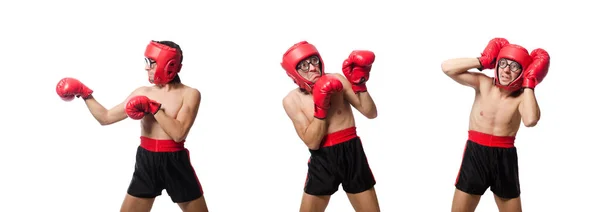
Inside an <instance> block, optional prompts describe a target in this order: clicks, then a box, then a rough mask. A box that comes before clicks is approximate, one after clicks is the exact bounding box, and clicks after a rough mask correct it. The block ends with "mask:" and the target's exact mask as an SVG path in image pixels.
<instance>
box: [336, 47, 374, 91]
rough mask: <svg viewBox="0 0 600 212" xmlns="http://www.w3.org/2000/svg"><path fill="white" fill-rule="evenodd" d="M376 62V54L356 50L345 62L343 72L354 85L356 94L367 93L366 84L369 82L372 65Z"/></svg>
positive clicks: (353, 88)
mask: <svg viewBox="0 0 600 212" xmlns="http://www.w3.org/2000/svg"><path fill="white" fill-rule="evenodd" d="M373 62H375V53H373V52H372V51H367V50H354V51H352V53H350V56H348V59H346V60H344V64H343V65H342V71H343V72H344V76H346V78H347V79H348V81H350V83H352V90H353V91H354V93H358V92H365V91H367V85H366V84H365V83H366V82H367V81H368V80H369V73H370V72H371V65H373Z"/></svg>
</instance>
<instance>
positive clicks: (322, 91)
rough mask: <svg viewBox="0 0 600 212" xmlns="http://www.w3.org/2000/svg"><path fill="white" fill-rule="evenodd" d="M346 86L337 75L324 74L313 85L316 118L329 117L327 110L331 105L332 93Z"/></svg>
mask: <svg viewBox="0 0 600 212" xmlns="http://www.w3.org/2000/svg"><path fill="white" fill-rule="evenodd" d="M343 88H344V85H342V82H341V81H340V80H339V79H338V78H337V77H335V76H332V75H323V76H322V77H321V78H319V79H318V80H317V82H315V85H314V86H313V100H314V102H315V115H314V116H315V118H318V119H325V118H327V110H329V107H330V106H331V103H330V99H331V94H333V93H336V92H340V91H342V89H343Z"/></svg>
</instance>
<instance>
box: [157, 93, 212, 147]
mask: <svg viewBox="0 0 600 212" xmlns="http://www.w3.org/2000/svg"><path fill="white" fill-rule="evenodd" d="M200 99H201V95H200V91H198V90H197V89H192V90H191V91H190V92H186V94H185V96H184V97H183V105H182V106H181V109H180V110H179V112H178V113H177V119H174V118H171V117H169V116H168V115H167V114H166V113H165V111H164V110H159V111H158V112H157V113H156V114H154V118H155V119H156V121H157V122H158V124H159V125H160V127H161V128H162V129H163V130H164V131H165V132H166V133H167V134H168V135H169V136H171V138H172V139H173V140H175V142H180V141H183V140H184V139H185V138H186V137H187V135H188V133H189V132H190V129H191V128H192V125H194V121H196V116H197V115H198V109H199V108H200Z"/></svg>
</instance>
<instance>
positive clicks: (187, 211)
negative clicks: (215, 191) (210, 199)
mask: <svg viewBox="0 0 600 212" xmlns="http://www.w3.org/2000/svg"><path fill="white" fill-rule="evenodd" d="M177 205H179V208H181V211H183V212H208V206H206V201H205V200H204V196H202V197H200V198H197V199H195V200H192V201H189V202H182V203H177Z"/></svg>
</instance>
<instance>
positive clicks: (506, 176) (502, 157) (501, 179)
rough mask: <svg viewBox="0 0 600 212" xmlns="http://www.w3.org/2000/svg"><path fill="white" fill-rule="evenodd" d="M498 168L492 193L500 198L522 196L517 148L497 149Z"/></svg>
mask: <svg viewBox="0 0 600 212" xmlns="http://www.w3.org/2000/svg"><path fill="white" fill-rule="evenodd" d="M494 151H495V152H496V154H495V155H496V158H495V159H496V167H495V169H496V170H495V173H496V174H495V175H494V176H495V177H494V182H493V184H492V186H491V190H492V192H494V194H495V195H496V196H498V197H500V198H504V199H512V198H517V197H519V196H520V195H521V185H520V182H519V159H518V157H517V148H515V147H513V148H497V149H495V150H494Z"/></svg>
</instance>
